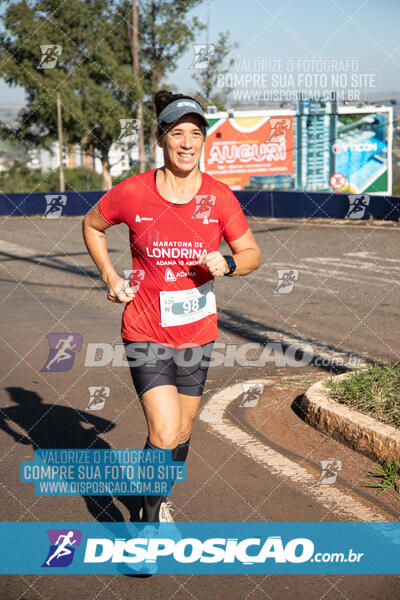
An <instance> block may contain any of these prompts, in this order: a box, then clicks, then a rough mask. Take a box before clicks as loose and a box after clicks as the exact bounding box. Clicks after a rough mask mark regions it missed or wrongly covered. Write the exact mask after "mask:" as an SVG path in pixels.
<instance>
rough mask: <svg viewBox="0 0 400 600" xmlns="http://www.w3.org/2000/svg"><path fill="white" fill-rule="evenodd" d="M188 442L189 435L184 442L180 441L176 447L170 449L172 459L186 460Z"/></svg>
mask: <svg viewBox="0 0 400 600" xmlns="http://www.w3.org/2000/svg"><path fill="white" fill-rule="evenodd" d="M189 444H190V437H189V438H188V439H187V440H186V442H182V444H178V445H177V447H176V448H174V450H173V451H172V460H179V461H182V462H185V461H186V457H187V455H188V452H189Z"/></svg>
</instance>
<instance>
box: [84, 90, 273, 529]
mask: <svg viewBox="0 0 400 600" xmlns="http://www.w3.org/2000/svg"><path fill="white" fill-rule="evenodd" d="M155 105H156V114H157V124H158V129H157V143H158V145H159V146H160V147H161V148H162V149H163V153H164V166H163V167H162V168H161V169H153V170H151V171H148V172H146V173H141V174H139V175H135V176H133V177H129V178H127V179H125V180H124V181H123V182H121V183H119V184H117V185H115V186H114V187H113V188H111V189H110V190H109V191H108V192H107V193H106V194H105V195H104V196H102V198H101V199H100V200H99V203H98V204H97V205H96V206H94V207H93V208H92V209H91V210H90V211H89V213H88V214H87V215H86V217H85V220H84V224H83V235H84V239H85V242H86V246H87V248H88V251H89V253H90V255H91V257H92V259H93V261H94V262H95V264H96V266H97V268H98V270H99V272H100V274H101V277H102V279H103V281H104V282H105V284H106V286H107V298H108V300H110V301H111V302H118V303H123V304H125V308H124V312H123V318H122V330H121V334H122V339H123V342H124V344H125V350H126V354H127V357H128V360H129V363H130V370H131V374H132V379H133V383H134V386H135V389H136V392H137V394H138V396H139V398H140V401H141V405H142V407H143V411H144V415H145V418H146V421H147V425H148V437H147V440H146V444H145V446H144V447H145V448H148V449H171V450H172V457H173V460H176V461H185V460H186V457H187V454H188V450H189V442H190V436H191V432H192V427H193V422H194V419H195V416H196V413H197V410H198V407H199V405H200V401H201V397H202V393H203V389H204V385H205V381H206V377H207V370H208V364H209V360H210V357H211V352H212V347H213V344H214V341H215V340H216V338H217V336H218V330H217V308H216V301H215V294H214V278H215V277H222V276H224V275H230V276H232V275H234V276H243V275H247V274H249V273H251V272H252V271H254V269H256V268H257V267H258V266H259V265H260V260H261V258H260V257H261V254H260V249H259V247H258V245H257V244H256V242H255V240H254V237H253V235H252V233H251V231H250V229H249V225H248V223H247V220H246V217H245V215H244V213H243V210H242V208H241V206H240V204H239V202H238V200H237V199H236V197H235V196H234V194H233V192H232V191H231V190H230V188H229V187H228V186H227V185H225V184H223V183H221V182H219V181H217V180H215V179H213V178H212V177H210V176H209V175H207V174H206V173H203V172H201V171H200V170H199V168H198V165H199V161H200V156H201V152H202V148H203V144H204V141H205V137H206V128H207V127H208V125H209V124H208V121H207V119H206V117H205V115H204V110H203V108H202V106H201V105H200V104H199V102H197V101H196V100H195V99H194V98H192V97H190V96H185V95H183V94H173V93H171V92H167V91H164V90H163V91H160V92H158V93H157V94H156V96H155ZM118 223H126V224H127V225H128V227H129V238H130V248H131V253H132V271H133V272H132V278H131V280H130V281H125V280H124V279H123V278H122V277H120V276H119V275H118V273H117V272H116V270H115V269H114V267H113V265H112V264H111V261H110V258H109V255H108V251H107V244H106V239H105V234H104V233H103V232H104V231H105V230H106V229H108V228H109V227H111V226H112V225H117V224H118ZM222 236H223V237H224V239H225V241H226V242H227V243H228V245H229V247H230V249H231V252H232V256H230V255H229V256H223V255H222V254H221V253H220V252H219V251H218V248H219V245H220V243H221V239H222ZM132 359H133V360H132ZM169 508H170V503H169V502H167V501H166V496H144V497H143V506H142V521H146V522H164V521H166V522H168V521H172V517H171V514H170V512H169Z"/></svg>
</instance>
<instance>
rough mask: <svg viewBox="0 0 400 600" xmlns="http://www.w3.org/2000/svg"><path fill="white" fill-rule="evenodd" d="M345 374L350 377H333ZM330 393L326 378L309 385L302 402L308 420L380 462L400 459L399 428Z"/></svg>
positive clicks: (302, 412)
mask: <svg viewBox="0 0 400 600" xmlns="http://www.w3.org/2000/svg"><path fill="white" fill-rule="evenodd" d="M345 377H349V373H342V374H341V375H337V376H336V377H332V379H333V381H340V380H341V379H344V378H345ZM328 393H329V389H328V388H327V387H325V385H324V384H323V381H318V382H317V383H314V385H312V386H311V387H310V388H308V390H307V391H306V393H305V394H304V396H303V398H302V399H301V402H300V404H299V407H300V411H301V414H302V416H303V418H304V419H305V421H306V422H307V423H309V424H310V425H312V426H313V427H315V428H316V429H318V430H319V431H322V432H323V433H326V434H328V435H330V436H332V437H333V438H334V439H336V440H339V441H340V442H343V443H345V444H347V445H348V446H350V447H351V448H353V449H354V450H357V452H360V453H361V454H364V455H365V456H368V457H369V458H372V459H373V460H376V461H378V462H380V463H383V462H384V461H385V460H386V459H388V458H397V459H399V458H400V431H399V430H398V429H395V428H394V427H391V426H390V425H385V424H384V423H381V422H380V421H377V420H376V419H373V418H372V417H369V416H367V415H364V414H362V413H359V412H357V411H355V410H352V409H350V408H348V407H347V406H344V405H342V404H338V403H337V402H335V401H334V400H332V399H331V398H329V397H328Z"/></svg>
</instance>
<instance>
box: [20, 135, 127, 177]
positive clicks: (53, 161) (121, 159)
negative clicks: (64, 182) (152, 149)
mask: <svg viewBox="0 0 400 600" xmlns="http://www.w3.org/2000/svg"><path fill="white" fill-rule="evenodd" d="M138 159H139V154H138V147H137V144H135V145H132V144H127V143H121V142H116V143H114V144H112V146H111V148H110V152H109V160H110V165H111V176H112V177H118V176H119V175H121V173H123V172H124V171H128V170H129V169H130V168H131V167H132V166H133V165H134V164H136V163H137V162H138ZM63 164H64V167H66V168H68V169H75V168H77V167H86V168H87V169H93V170H94V171H96V173H99V174H100V175H101V174H102V173H103V166H102V163H101V159H100V155H99V153H98V152H97V151H93V150H86V151H85V150H84V149H83V148H82V146H80V145H79V144H75V145H70V146H64V152H63ZM26 166H27V167H28V168H29V169H42V170H43V171H53V170H56V169H58V168H59V145H58V142H53V143H52V145H51V146H50V148H49V149H47V148H34V149H33V150H30V151H29V161H28V162H27V165H26Z"/></svg>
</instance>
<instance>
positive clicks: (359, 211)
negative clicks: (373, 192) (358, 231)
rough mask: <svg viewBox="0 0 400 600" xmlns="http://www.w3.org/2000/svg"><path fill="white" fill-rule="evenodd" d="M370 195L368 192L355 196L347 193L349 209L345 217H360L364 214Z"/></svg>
mask: <svg viewBox="0 0 400 600" xmlns="http://www.w3.org/2000/svg"><path fill="white" fill-rule="evenodd" d="M369 201H370V197H369V196H368V194H361V195H360V196H355V195H353V194H350V195H349V209H348V211H347V215H346V216H345V219H362V218H363V217H364V215H365V209H366V208H367V206H369Z"/></svg>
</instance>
